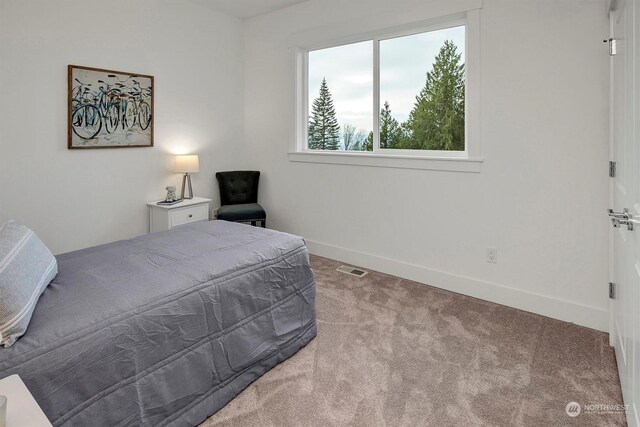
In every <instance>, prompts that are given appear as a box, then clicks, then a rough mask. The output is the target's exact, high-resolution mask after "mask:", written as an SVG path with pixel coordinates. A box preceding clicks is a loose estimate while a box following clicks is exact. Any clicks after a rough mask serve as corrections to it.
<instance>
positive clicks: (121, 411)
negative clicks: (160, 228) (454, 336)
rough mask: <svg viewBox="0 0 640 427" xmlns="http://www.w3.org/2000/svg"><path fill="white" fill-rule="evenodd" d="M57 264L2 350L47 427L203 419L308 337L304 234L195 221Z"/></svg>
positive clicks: (312, 324) (2, 361) (5, 367)
mask: <svg viewBox="0 0 640 427" xmlns="http://www.w3.org/2000/svg"><path fill="white" fill-rule="evenodd" d="M57 258H58V265H59V274H58V276H57V277H56V278H55V280H54V281H53V282H52V283H51V284H50V285H49V287H48V288H47V289H46V290H45V292H44V294H43V295H42V297H41V298H40V301H39V302H38V305H37V306H36V309H35V312H34V314H33V318H32V320H31V323H30V325H29V328H28V330H27V333H26V334H25V335H24V336H23V337H22V338H21V339H20V340H18V342H17V343H16V344H15V345H14V346H13V347H11V348H8V349H0V378H2V377H5V376H7V375H11V374H19V375H20V376H21V377H22V379H23V381H24V382H25V384H26V385H27V387H28V388H29V390H30V391H31V393H32V394H33V396H34V397H35V399H36V400H37V401H38V403H39V404H40V406H41V407H42V409H43V410H44V412H45V414H46V415H47V416H48V417H49V419H50V420H51V422H52V423H53V424H54V425H77V426H103V425H104V426H106V425H153V426H156V425H195V424H198V423H199V422H201V421H203V420H204V419H205V418H206V417H207V416H209V415H211V414H213V413H214V412H216V411H217V410H218V409H220V408H221V407H222V406H224V405H225V404H226V403H227V402H228V401H229V400H231V399H232V398H233V397H234V396H236V395H237V394H238V393H240V391H242V390H243V389H244V388H245V387H246V386H247V385H248V384H250V383H251V382H252V381H254V380H256V379H257V378H258V377H260V376H261V375H262V374H264V373H265V372H266V371H268V370H269V369H271V368H272V367H273V366H275V365H277V364H278V363H279V362H281V361H283V360H285V359H286V358H288V357H289V356H291V355H292V354H294V353H295V352H296V351H297V350H298V349H300V348H301V347H303V346H304V345H305V344H307V343H308V342H309V341H310V340H311V339H313V337H314V336H315V335H316V315H315V282H314V277H313V273H312V271H311V268H310V266H309V256H308V252H307V249H306V246H305V244H304V242H303V240H302V239H301V238H300V237H296V236H292V235H289V234H284V233H280V232H276V231H272V230H265V229H261V228H257V227H250V226H247V225H240V224H233V223H229V222H225V221H211V222H199V223H195V224H192V225H189V226H185V227H181V228H177V229H173V230H170V231H166V232H161V233H155V234H150V235H145V236H141V237H137V238H135V239H131V240H125V241H120V242H115V243H111V244H107V245H103V246H97V247H94V248H89V249H84V250H81V251H77V252H71V253H68V254H64V255H60V256H58V257H57ZM9 404H11V402H9Z"/></svg>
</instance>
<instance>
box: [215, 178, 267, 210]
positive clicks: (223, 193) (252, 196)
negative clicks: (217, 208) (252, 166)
mask: <svg viewBox="0 0 640 427" xmlns="http://www.w3.org/2000/svg"><path fill="white" fill-rule="evenodd" d="M216 178H217V179H218V186H219V187H220V204H221V205H223V206H224V205H239V204H242V203H258V181H259V180H260V172H258V171H230V172H217V173H216Z"/></svg>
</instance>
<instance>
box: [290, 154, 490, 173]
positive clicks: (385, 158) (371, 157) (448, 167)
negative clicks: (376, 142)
mask: <svg viewBox="0 0 640 427" xmlns="http://www.w3.org/2000/svg"><path fill="white" fill-rule="evenodd" d="M289 160H290V161H292V162H304V163H328V164H334V165H355V166H372V167H382V168H398V169H426V170H440V171H453V172H472V173H479V172H480V167H481V166H482V159H468V158H457V157H426V156H413V155H410V156H408V155H398V154H373V153H346V152H339V153H327V152H317V153H315V152H309V151H297V152H289Z"/></svg>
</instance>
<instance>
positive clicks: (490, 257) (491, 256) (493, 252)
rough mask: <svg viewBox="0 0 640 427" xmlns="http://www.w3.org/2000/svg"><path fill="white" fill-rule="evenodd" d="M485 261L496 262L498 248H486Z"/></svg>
mask: <svg viewBox="0 0 640 427" xmlns="http://www.w3.org/2000/svg"><path fill="white" fill-rule="evenodd" d="M487 262H490V263H492V264H497V263H498V250H497V249H496V248H487Z"/></svg>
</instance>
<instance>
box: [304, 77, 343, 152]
mask: <svg viewBox="0 0 640 427" xmlns="http://www.w3.org/2000/svg"><path fill="white" fill-rule="evenodd" d="M339 148H340V125H338V119H336V110H335V108H334V106H333V100H332V99H331V92H329V86H328V85H327V80H326V79H322V84H321V85H320V94H319V95H318V97H317V98H316V99H315V100H314V101H313V106H312V111H311V117H310V118H309V149H311V150H338V149H339Z"/></svg>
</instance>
